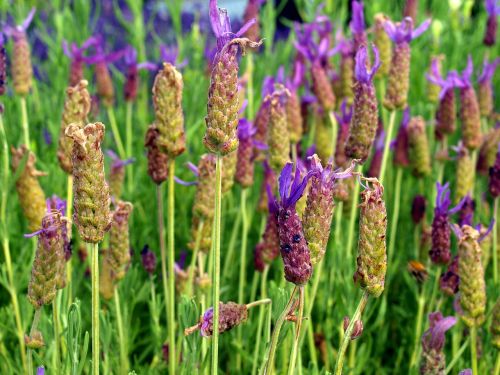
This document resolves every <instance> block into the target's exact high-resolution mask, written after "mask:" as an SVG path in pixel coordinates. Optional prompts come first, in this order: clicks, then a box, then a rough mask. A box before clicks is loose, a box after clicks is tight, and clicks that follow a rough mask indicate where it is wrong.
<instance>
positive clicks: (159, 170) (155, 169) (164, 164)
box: [144, 124, 168, 185]
mask: <svg viewBox="0 0 500 375" xmlns="http://www.w3.org/2000/svg"><path fill="white" fill-rule="evenodd" d="M159 137H160V132H159V131H158V129H157V128H156V125H155V124H153V125H149V127H148V130H147V132H146V140H145V142H144V145H145V147H146V148H147V150H148V151H147V153H148V175H149V177H151V179H152V180H153V181H154V183H155V184H157V185H159V184H161V183H162V182H163V181H165V180H166V179H167V178H168V155H167V154H166V153H164V152H163V151H162V150H161V149H160V147H159V146H158V143H157V142H158V138H159Z"/></svg>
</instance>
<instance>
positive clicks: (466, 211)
mask: <svg viewBox="0 0 500 375" xmlns="http://www.w3.org/2000/svg"><path fill="white" fill-rule="evenodd" d="M475 209H476V203H475V202H474V199H472V198H471V196H470V195H469V194H467V195H466V196H465V197H464V203H463V204H462V208H461V209H460V212H459V214H458V225H460V227H462V226H463V225H470V226H472V221H473V219H474V211H475Z"/></svg>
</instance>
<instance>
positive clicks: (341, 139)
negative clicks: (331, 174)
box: [335, 100, 352, 167]
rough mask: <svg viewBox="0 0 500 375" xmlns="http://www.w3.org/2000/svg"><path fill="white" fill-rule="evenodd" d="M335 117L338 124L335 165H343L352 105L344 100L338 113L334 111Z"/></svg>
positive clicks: (345, 158) (345, 157) (345, 161)
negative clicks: (348, 104)
mask: <svg viewBox="0 0 500 375" xmlns="http://www.w3.org/2000/svg"><path fill="white" fill-rule="evenodd" d="M335 118H336V119H337V122H338V124H339V132H338V134H337V147H336V148H335V166H336V167H343V166H345V164H346V163H347V155H346V153H345V142H346V140H347V137H349V126H350V125H351V118H352V106H349V107H348V106H347V102H346V101H345V100H344V101H342V104H341V105H340V113H339V112H336V113H335Z"/></svg>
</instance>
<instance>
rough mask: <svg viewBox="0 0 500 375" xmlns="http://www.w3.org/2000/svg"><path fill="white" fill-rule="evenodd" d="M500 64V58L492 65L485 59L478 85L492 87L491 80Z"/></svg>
mask: <svg viewBox="0 0 500 375" xmlns="http://www.w3.org/2000/svg"><path fill="white" fill-rule="evenodd" d="M499 64H500V57H497V58H496V59H495V60H493V61H492V62H491V63H489V62H488V60H487V59H484V61H483V71H482V72H481V75H480V76H479V77H478V79H477V83H479V84H488V85H491V80H492V79H493V75H494V74H495V70H496V68H497V66H498V65H499Z"/></svg>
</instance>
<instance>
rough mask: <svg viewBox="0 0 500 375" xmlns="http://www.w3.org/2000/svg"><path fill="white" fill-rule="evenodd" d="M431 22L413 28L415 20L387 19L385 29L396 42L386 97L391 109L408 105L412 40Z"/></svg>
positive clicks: (385, 101) (385, 102) (386, 105)
mask: <svg viewBox="0 0 500 375" xmlns="http://www.w3.org/2000/svg"><path fill="white" fill-rule="evenodd" d="M430 24H431V20H430V19H428V20H426V21H424V22H423V23H422V24H421V25H420V26H419V27H417V28H416V29H415V30H413V21H412V19H411V18H409V17H405V18H404V19H403V20H402V21H401V22H400V23H397V24H394V23H392V22H391V21H386V23H385V24H384V27H385V31H386V32H387V35H389V38H391V40H392V41H393V42H394V50H393V54H392V63H391V69H390V71H389V82H388V86H387V91H386V94H385V99H384V106H385V107H386V108H388V109H389V110H394V109H402V108H404V107H406V105H407V100H408V90H409V85H410V56H411V51H410V42H411V41H412V40H413V39H415V38H417V37H418V36H420V35H421V34H422V33H423V32H424V31H425V30H427V28H428V27H429V25H430Z"/></svg>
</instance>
